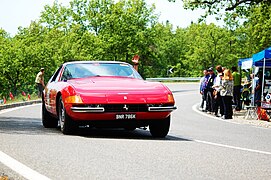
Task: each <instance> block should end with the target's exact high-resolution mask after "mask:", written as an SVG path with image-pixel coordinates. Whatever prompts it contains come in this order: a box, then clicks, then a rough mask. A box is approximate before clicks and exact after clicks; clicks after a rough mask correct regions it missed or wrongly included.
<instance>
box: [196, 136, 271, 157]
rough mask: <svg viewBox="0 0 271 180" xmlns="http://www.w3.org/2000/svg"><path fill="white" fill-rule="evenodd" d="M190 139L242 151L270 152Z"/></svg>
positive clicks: (269, 153) (268, 153) (267, 153)
mask: <svg viewBox="0 0 271 180" xmlns="http://www.w3.org/2000/svg"><path fill="white" fill-rule="evenodd" d="M192 141H195V142H199V143H203V144H209V145H213V146H220V147H225V148H230V149H237V150H242V151H248V152H254V153H260V154H266V155H271V152H267V151H260V150H254V149H248V148H241V147H236V146H230V145H225V144H219V143H212V142H208V141H201V140H196V139H194V140H192Z"/></svg>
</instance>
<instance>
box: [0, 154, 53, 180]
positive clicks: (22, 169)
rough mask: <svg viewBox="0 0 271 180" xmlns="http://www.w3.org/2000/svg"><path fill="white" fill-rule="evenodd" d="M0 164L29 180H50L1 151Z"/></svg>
mask: <svg viewBox="0 0 271 180" xmlns="http://www.w3.org/2000/svg"><path fill="white" fill-rule="evenodd" d="M0 162H1V163H3V164H4V165H6V166H7V167H9V168H10V169H12V170H13V171H15V172H17V173H18V174H20V175H21V176H23V177H25V178H26V179H29V180H37V179H38V180H49V178H47V177H46V176H44V175H42V174H40V173H38V172H36V171H34V170H32V169H30V168H29V167H27V166H25V165H23V164H22V163H20V162H19V161H17V160H15V159H13V158H12V157H10V156H8V155H7V154H5V153H3V152H2V151H0Z"/></svg>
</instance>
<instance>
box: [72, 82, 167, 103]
mask: <svg viewBox="0 0 271 180" xmlns="http://www.w3.org/2000/svg"><path fill="white" fill-rule="evenodd" d="M69 83H70V85H72V86H73V87H74V89H75V91H76V93H77V94H79V95H80V96H81V98H82V100H83V102H84V103H163V102H164V103H166V102H167V101H168V94H169V93H171V92H170V91H169V89H168V88H166V87H165V86H164V85H162V84H161V83H159V82H148V81H144V80H141V79H134V78H125V77H92V78H86V79H74V80H70V81H69Z"/></svg>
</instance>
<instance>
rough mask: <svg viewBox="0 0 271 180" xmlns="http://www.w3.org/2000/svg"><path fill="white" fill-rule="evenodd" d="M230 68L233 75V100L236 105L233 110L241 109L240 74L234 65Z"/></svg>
mask: <svg viewBox="0 0 271 180" xmlns="http://www.w3.org/2000/svg"><path fill="white" fill-rule="evenodd" d="M231 69H232V72H233V73H232V76H233V101H234V104H235V105H236V108H235V110H236V111H240V110H241V108H242V107H241V88H242V86H241V75H240V73H239V72H238V71H237V68H236V67H235V66H234V67H232V68H231Z"/></svg>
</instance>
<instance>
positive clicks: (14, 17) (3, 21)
mask: <svg viewBox="0 0 271 180" xmlns="http://www.w3.org/2000/svg"><path fill="white" fill-rule="evenodd" d="M0 1H1V6H0V28H2V29H4V30H5V31H6V32H8V33H9V34H10V35H11V36H14V35H15V34H16V33H17V32H18V27H20V26H21V27H28V26H29V25H30V23H31V21H35V20H37V19H38V18H39V16H40V14H41V12H42V11H43V10H44V6H45V5H47V4H49V5H52V4H53V2H54V0H0ZM69 1H70V0H58V3H61V4H62V5H65V6H67V5H69ZM146 2H147V3H148V4H152V3H154V4H155V5H156V11H155V13H157V14H160V17H159V22H161V23H165V22H166V21H167V20H168V21H169V22H170V23H171V24H173V28H176V27H183V28H184V27H187V26H189V25H190V23H191V21H194V22H196V21H197V19H198V18H199V17H200V15H201V14H203V13H204V11H203V10H197V11H190V10H184V9H183V7H182V6H183V4H182V1H181V0H176V2H175V3H172V2H168V0H146ZM210 22H214V23H216V22H215V20H214V18H210V19H207V23H210Z"/></svg>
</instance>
